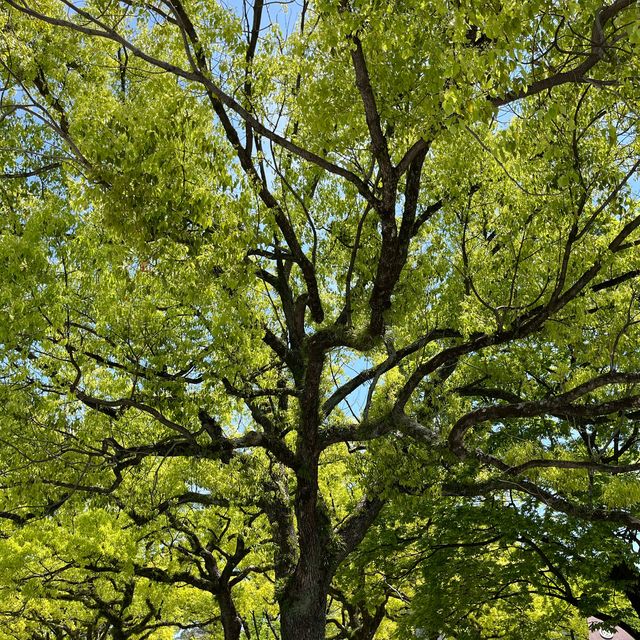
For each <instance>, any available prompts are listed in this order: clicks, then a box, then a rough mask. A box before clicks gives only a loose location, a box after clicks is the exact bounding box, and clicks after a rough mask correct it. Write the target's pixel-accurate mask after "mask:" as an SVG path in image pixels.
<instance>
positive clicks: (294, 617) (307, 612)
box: [280, 575, 328, 640]
mask: <svg viewBox="0 0 640 640" xmlns="http://www.w3.org/2000/svg"><path fill="white" fill-rule="evenodd" d="M295 583H296V584H295V585H291V587H290V588H289V589H288V590H287V594H286V596H285V597H284V598H283V599H282V600H281V601H280V630H281V636H282V640H324V637H325V635H324V634H325V626H326V622H327V615H326V607H327V594H328V585H327V584H326V582H325V580H324V579H323V578H322V577H321V576H313V575H307V576H304V577H302V576H301V577H300V580H296V581H295Z"/></svg>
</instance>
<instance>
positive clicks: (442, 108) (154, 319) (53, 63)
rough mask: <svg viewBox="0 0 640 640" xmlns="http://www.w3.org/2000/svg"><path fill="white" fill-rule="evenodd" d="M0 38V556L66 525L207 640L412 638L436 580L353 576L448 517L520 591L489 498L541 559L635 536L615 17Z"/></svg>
mask: <svg viewBox="0 0 640 640" xmlns="http://www.w3.org/2000/svg"><path fill="white" fill-rule="evenodd" d="M0 20H1V23H0V24H1V28H2V33H3V38H4V45H3V50H2V54H1V56H0V59H1V64H2V95H1V100H0V106H1V107H2V121H1V122H0V127H2V135H3V140H4V142H3V145H2V147H1V148H0V160H1V161H2V164H3V172H4V173H3V178H4V179H3V180H2V182H1V183H0V201H1V206H2V210H3V217H2V225H3V226H2V231H1V236H0V238H1V240H0V260H2V263H3V269H2V272H1V275H0V292H1V293H0V296H1V297H0V304H2V309H3V318H4V319H5V320H4V321H3V322H2V324H1V325H0V345H1V348H2V354H1V356H0V366H1V367H2V374H1V375H2V378H1V379H2V389H1V391H0V393H2V401H3V406H4V412H3V414H2V417H1V418H0V430H1V438H0V446H1V447H2V452H1V453H2V455H1V456H0V459H1V467H0V474H1V476H2V479H3V481H2V485H3V489H2V497H1V500H2V505H1V509H0V512H1V515H2V516H3V519H4V520H5V523H6V524H5V528H4V529H5V531H4V534H5V535H6V536H8V539H9V540H13V539H14V536H16V535H18V536H19V535H22V533H21V532H22V531H23V530H24V529H25V527H26V528H28V529H29V530H30V531H32V532H33V533H34V535H35V536H36V537H35V539H36V540H37V532H38V527H42V530H43V531H44V530H47V529H50V528H52V527H53V528H55V530H56V536H57V535H58V534H59V535H60V537H61V538H62V539H65V536H68V535H69V532H71V533H72V532H73V531H74V528H75V527H77V526H78V523H79V522H85V523H89V525H88V526H89V530H92V531H93V534H92V535H91V536H89V537H90V539H91V540H92V542H91V544H90V545H89V547H88V548H84V547H81V548H80V549H79V550H73V551H74V552H73V554H72V555H74V556H76V557H74V558H73V566H74V567H76V568H77V569H78V570H80V571H89V572H94V573H95V574H96V576H99V575H101V574H103V573H111V574H115V573H117V572H125V573H128V575H129V576H130V577H131V576H137V577H139V578H142V579H146V580H148V581H150V582H152V583H160V584H165V585H167V584H169V585H173V584H175V585H177V586H180V585H191V586H192V587H195V588H196V589H199V590H200V591H203V592H206V593H208V594H210V595H211V596H213V598H214V600H215V605H212V609H213V610H214V615H215V616H219V618H220V623H221V627H222V629H221V631H220V633H222V634H223V637H224V638H225V640H231V639H234V638H239V637H240V636H241V635H242V634H244V635H245V636H250V635H251V634H252V633H253V634H255V635H256V636H258V635H259V634H260V633H261V632H260V631H259V629H260V628H266V629H268V631H266V633H271V634H272V635H274V636H276V637H280V638H282V640H291V639H293V638H295V639H296V640H318V639H319V638H324V637H325V633H333V631H335V629H337V630H338V632H340V633H343V635H344V634H348V633H359V634H360V635H361V637H364V638H366V637H372V635H373V634H376V633H377V634H378V636H377V637H383V635H382V634H387V633H390V632H391V631H390V629H391V628H392V626H393V624H396V623H397V624H403V623H404V622H403V620H404V619H406V621H407V624H413V623H411V622H410V620H411V619H412V618H411V616H412V615H413V614H416V611H417V609H416V608H414V607H413V600H415V606H416V607H419V606H420V597H418V595H417V594H418V591H419V590H420V588H421V585H422V581H421V580H420V579H419V575H420V571H421V564H420V563H422V561H423V560H424V561H425V562H426V560H427V559H428V558H425V557H424V555H423V556H421V557H420V563H418V564H416V565H415V566H414V567H412V568H411V567H409V573H408V574H407V575H406V577H405V580H406V581H407V582H408V583H410V584H411V585H412V586H411V589H410V592H408V593H405V594H404V595H403V591H402V589H400V588H399V587H398V585H397V584H395V585H394V584H392V583H390V584H385V582H384V581H378V583H377V584H376V583H375V582H372V580H371V579H370V578H367V573H366V571H365V572H364V573H363V569H362V563H361V566H360V568H358V566H357V562H355V560H356V559H357V558H358V556H359V554H360V552H361V550H362V548H363V545H365V544H370V540H371V539H372V537H373V536H375V534H376V533H377V532H380V531H381V530H380V529H372V527H375V523H376V521H377V520H379V519H380V520H379V521H380V522H385V523H386V524H387V529H388V530H389V533H387V534H385V535H391V536H396V537H397V541H394V545H392V547H391V548H392V549H393V550H394V551H395V550H398V552H399V553H400V554H402V549H403V547H404V546H406V545H409V544H415V543H417V542H419V541H412V540H411V538H404V537H403V536H402V535H401V530H402V528H403V527H405V526H406V524H405V523H409V525H410V524H411V522H412V520H413V521H414V523H415V526H416V527H418V525H420V523H421V522H424V521H425V520H428V518H429V517H430V510H431V511H433V514H434V515H437V512H438V509H439V505H442V504H448V503H445V502H443V500H444V498H443V496H447V500H451V501H452V502H453V504H456V505H471V506H477V505H484V504H485V503H491V504H492V509H494V514H495V516H493V518H494V520H493V522H495V523H496V524H495V525H493V526H498V525H499V524H500V522H501V521H502V519H503V518H504V520H505V522H507V523H508V524H507V525H506V531H507V533H504V532H503V531H502V529H500V534H499V535H500V539H501V540H502V539H503V537H505V535H506V542H505V543H504V544H502V543H501V545H502V546H499V552H500V558H499V559H498V560H495V559H489V560H490V561H489V562H488V563H487V571H489V572H490V573H495V572H496V571H497V568H496V566H495V563H496V562H497V563H498V564H500V563H501V562H504V563H505V564H506V565H507V566H509V572H507V575H518V571H519V570H520V568H521V569H522V571H523V572H524V574H523V577H522V579H523V580H525V581H526V582H527V583H536V582H540V580H539V579H538V578H536V577H535V576H534V575H533V574H530V572H533V571H535V567H536V563H540V562H541V561H544V557H542V556H540V554H539V553H537V552H535V548H533V550H534V552H535V553H537V557H536V558H535V562H534V561H533V560H531V561H527V562H526V563H524V564H523V565H522V566H521V565H520V564H519V554H522V553H529V554H530V555H531V557H532V558H533V557H534V556H535V554H534V553H533V552H532V551H531V549H529V550H528V551H526V549H528V547H527V546H526V545H527V544H529V543H528V542H527V541H526V540H525V539H524V537H523V536H526V534H527V531H528V529H527V526H528V525H527V524H526V522H523V521H519V520H517V519H512V516H511V515H510V514H511V509H512V507H511V506H509V502H508V501H507V498H506V497H507V496H509V500H511V501H512V502H513V503H514V504H516V505H528V509H529V516H530V518H529V521H530V522H531V521H536V519H537V522H538V523H539V524H540V526H543V527H547V528H548V530H549V531H548V535H549V536H552V535H554V531H555V529H556V528H557V527H561V528H562V530H563V531H564V535H565V537H566V538H568V537H570V535H571V533H572V532H574V531H576V530H577V529H576V527H577V526H578V525H577V523H578V522H583V523H587V524H588V525H594V526H595V525H596V524H598V523H600V524H603V525H605V524H606V525H607V526H608V527H609V532H610V533H612V534H615V533H616V531H618V532H619V531H622V530H626V531H631V532H634V531H637V529H638V527H639V525H640V519H639V518H638V516H637V503H638V501H639V500H640V492H639V491H638V482H637V478H636V475H637V472H638V471H639V470H640V462H639V461H638V429H637V426H636V420H637V416H638V414H637V411H638V409H639V407H640V396H638V393H637V385H638V383H639V382H640V363H639V362H638V354H637V349H636V348H635V345H636V341H637V337H638V291H637V281H636V278H637V277H638V275H639V274H640V262H639V260H640V253H639V252H638V250H637V247H638V242H640V240H639V239H638V234H637V229H638V227H639V226H640V217H639V213H640V212H639V210H638V199H637V183H636V182H635V174H636V172H637V169H638V167H639V166H640V160H639V159H638V141H637V137H636V132H637V118H638V113H637V105H638V104H639V101H638V98H639V96H638V83H637V68H638V46H639V45H640V41H639V37H638V34H640V28H639V26H640V25H639V17H638V6H637V3H635V2H633V0H615V1H614V2H612V3H611V4H605V5H602V4H600V3H599V2H593V1H588V2H580V3H576V2H573V1H571V0H567V1H566V2H564V1H563V2H550V1H544V0H536V1H534V2H527V3H524V4H522V3H516V2H512V1H507V2H502V3H500V4H499V5H498V4H492V3H487V2H484V1H483V2H466V3H458V2H450V3H447V2H444V3H443V2H429V1H426V2H414V1H408V0H407V1H405V0H397V1H396V2H393V3H391V4H390V3H378V2H353V3H351V2H345V1H341V2H325V1H324V0H321V1H319V2H316V3H310V2H306V1H305V2H303V4H302V5H301V6H296V7H295V9H294V10H289V8H288V5H270V4H266V3H263V2H262V1H261V0H256V2H255V3H254V4H253V5H249V4H248V3H245V4H242V5H237V6H231V7H227V6H225V5H222V4H218V3H216V2H210V1H209V0H193V1H192V0H189V1H185V2H182V1H181V0H161V1H160V2H157V3H154V2H151V3H147V2H138V1H137V0H120V1H117V0H89V1H87V2H81V3H73V2H72V1H71V0H29V1H28V2H27V1H23V0H3V3H2V13H1V14H0ZM519 508H520V507H519ZM522 508H524V507H522ZM397 509H400V510H401V511H402V510H404V511H405V515H404V516H403V518H402V519H393V518H391V517H390V515H391V514H393V513H395V512H396V511H394V510H397ZM468 514H469V516H468V519H467V520H466V522H467V523H468V524H467V527H466V532H465V535H466V536H468V540H467V542H470V543H471V544H474V543H475V542H476V541H477V540H478V538H479V536H480V535H482V534H483V527H484V522H485V516H484V515H483V514H482V511H477V510H474V509H470V510H469V511H468ZM538 516H540V517H539V518H538ZM543 516H544V517H543ZM476 517H477V520H476V519H475V518H476ZM442 522H443V524H444V526H445V527H446V528H448V529H449V531H451V527H453V525H454V523H452V522H451V520H450V519H449V520H447V519H446V518H445V519H444V520H442ZM474 523H475V524H474ZM587 524H585V526H587ZM105 526H106V527H107V528H108V529H109V531H113V532H117V533H115V534H114V535H116V538H117V539H120V540H121V541H122V543H123V544H124V543H125V542H126V543H127V544H128V545H129V546H128V547H127V548H126V550H125V549H123V548H121V547H120V546H119V545H116V546H113V545H112V546H111V547H110V548H107V549H105V548H104V542H103V541H102V539H101V535H102V533H101V531H102V529H101V527H105ZM396 527H397V528H398V530H397V531H395V529H396ZM32 528H33V529H32ZM446 528H445V530H444V531H445V533H441V532H440V530H439V526H438V527H437V528H436V529H435V531H436V532H437V535H436V537H435V538H434V540H433V544H435V545H438V544H441V543H440V542H439V540H440V536H441V535H442V536H444V537H443V538H442V540H443V541H444V542H442V544H449V542H447V540H450V541H451V542H455V544H456V545H459V543H463V544H466V543H465V541H464V540H463V539H462V538H464V537H465V536H462V535H459V536H451V535H450V534H446V530H447V529H446ZM474 529H475V530H474ZM367 534H370V535H369V538H368V539H367V538H366V537H367ZM380 535H382V533H380ZM412 535H413V536H415V535H416V533H415V532H413V533H412ZM427 535H430V534H429V532H428V531H427ZM447 536H448V537H447ZM367 540H369V541H367ZM543 542H544V540H543ZM534 543H535V544H538V543H536V542H535V540H534ZM427 544H432V542H428V543H427ZM491 544H493V543H491ZM545 544H546V542H545ZM628 544H629V543H628ZM141 545H142V546H141ZM145 545H147V546H145ZM418 546H420V545H419V544H418ZM538 546H539V545H538ZM461 548H464V547H461ZM540 549H542V550H543V551H544V549H543V548H542V547H540ZM76 551H78V553H76ZM625 553H626V555H624V558H625V561H624V562H622V563H621V564H619V565H616V566H615V567H614V568H612V571H611V573H610V574H609V576H608V579H611V580H612V581H614V582H615V581H616V580H617V581H618V582H619V583H620V584H623V585H626V587H627V592H626V593H627V597H629V596H630V595H631V592H632V591H633V589H629V585H631V584H632V583H633V579H635V574H634V575H633V576H632V578H631V579H630V578H629V576H628V575H627V574H625V573H624V572H625V571H627V573H628V572H631V573H633V572H634V571H635V568H634V567H635V565H634V563H633V561H632V560H630V555H629V550H628V548H627V551H626V552H625ZM433 557H436V556H433ZM439 557H442V556H439ZM123 559H124V560H123ZM389 561H390V562H393V559H392V558H391V559H389ZM456 561H457V558H455V557H446V556H445V558H444V559H441V560H440V561H439V562H438V564H437V565H436V566H435V567H433V566H431V565H428V564H427V565H424V567H427V566H428V567H429V571H430V573H429V576H430V579H433V580H435V581H436V582H438V581H441V583H440V584H441V586H447V584H446V582H445V581H449V583H451V580H450V578H451V575H450V572H451V571H452V570H453V568H454V567H455V563H456ZM552 562H553V560H552ZM123 563H124V564H123ZM492 565H493V566H492ZM567 567H570V563H568V564H567ZM616 567H617V569H616ZM549 571H551V572H553V570H552V569H550V568H549V567H548V566H547V569H545V573H546V575H547V577H548V578H549V579H550V580H553V578H552V577H550V576H549ZM479 576H480V577H481V574H480V573H479ZM621 576H622V577H621ZM517 579H518V580H520V578H517ZM557 579H558V580H560V578H559V577H557ZM575 579H576V580H577V584H582V583H580V576H579V575H576V576H575ZM620 581H621V582H620ZM387 582H389V581H387ZM454 583H455V581H454ZM448 587H449V588H450V587H451V584H448ZM543 587H544V585H543ZM543 587H540V588H541V589H542V588H543ZM544 588H546V589H548V588H549V585H548V584H547V586H546V587H544ZM624 588H625V587H624V586H623V587H622V589H623V591H624ZM394 589H395V591H394ZM444 591H447V589H444V590H443V592H444ZM472 595H473V594H472ZM429 597H431V596H426V595H425V598H426V600H424V599H423V601H426V602H429V601H430V600H429ZM446 597H447V598H448V599H449V601H450V602H451V601H454V600H455V599H456V598H459V599H460V602H462V603H463V604H464V603H465V596H464V594H462V593H461V592H460V591H456V590H454V591H453V593H450V592H449V593H448V594H447V596H446ZM405 601H408V602H405ZM95 602H97V601H96V600H95V599H94V603H95ZM630 602H631V600H630ZM571 604H575V603H571ZM404 605H406V606H404ZM154 607H155V605H154ZM327 610H329V614H328V615H329V619H330V622H331V624H330V625H328V626H327ZM334 614H335V615H334ZM208 617H211V616H208ZM401 619H402V620H401ZM414 619H417V620H418V623H419V624H422V623H421V622H419V616H418V618H414ZM466 624H467V622H466V621H465V625H466ZM265 625H266V627H265ZM423 628H424V627H423V626H420V627H416V626H415V624H414V627H413V628H412V631H411V632H417V631H418V629H419V630H420V632H421V633H422V629H423ZM466 628H467V627H466V626H465V627H464V629H466ZM327 629H332V630H331V631H327ZM464 629H463V630H462V631H464ZM436 631H437V629H436ZM434 633H435V631H434ZM114 637H115V636H114Z"/></svg>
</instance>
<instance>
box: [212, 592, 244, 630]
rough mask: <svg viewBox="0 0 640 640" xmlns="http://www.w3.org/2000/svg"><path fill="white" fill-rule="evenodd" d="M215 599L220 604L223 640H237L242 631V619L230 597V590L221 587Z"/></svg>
mask: <svg viewBox="0 0 640 640" xmlns="http://www.w3.org/2000/svg"><path fill="white" fill-rule="evenodd" d="M216 599H217V600H218V605H219V606H220V618H221V622H222V629H223V631H224V640H239V639H240V634H241V633H242V620H241V619H240V616H239V615H238V611H237V610H236V607H235V603H234V602H233V598H232V597H231V591H230V589H228V588H223V589H221V590H220V593H218V594H217V596H216Z"/></svg>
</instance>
